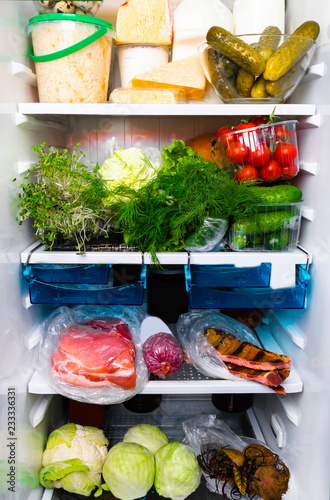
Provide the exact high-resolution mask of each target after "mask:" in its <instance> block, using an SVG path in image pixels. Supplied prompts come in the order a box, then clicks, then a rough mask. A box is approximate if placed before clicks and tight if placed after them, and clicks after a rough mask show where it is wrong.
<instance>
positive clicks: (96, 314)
mask: <svg viewBox="0 0 330 500" xmlns="http://www.w3.org/2000/svg"><path fill="white" fill-rule="evenodd" d="M144 317H145V312H144V311H143V309H142V308H139V307H125V306H76V307H73V308H72V309H70V308H68V307H66V306H63V307H60V308H58V309H56V310H55V311H54V312H53V313H52V314H51V315H50V316H49V318H48V319H47V320H46V321H45V322H44V323H43V325H42V341H41V342H40V344H39V348H38V351H37V355H36V369H37V371H38V372H39V374H40V375H41V376H42V378H43V379H44V380H46V382H47V383H48V384H49V385H50V386H51V387H52V388H53V389H55V390H56V391H57V392H58V393H59V394H62V395H63V396H66V397H68V398H70V399H74V400H76V401H80V402H83V403H96V404H114V403H121V402H123V401H126V400H127V399H130V398H132V397H133V396H135V395H136V394H138V393H139V392H140V391H141V390H142V389H143V388H144V386H145V385H146V384H147V382H148V370H147V367H146V365H145V363H144V360H143V355H142V346H141V341H140V326H141V322H142V320H143V318H144ZM113 319H114V320H115V323H116V326H117V325H118V324H120V325H121V326H122V325H124V326H125V330H124V334H123V335H121V333H120V334H119V335H118V337H119V338H120V339H122V337H124V339H125V340H126V341H127V342H128V344H129V348H130V352H132V342H133V343H134V347H135V353H134V355H133V357H132V359H133V362H134V368H133V369H135V374H136V379H135V386H134V383H133V385H132V388H130V389H124V388H123V387H122V386H119V385H102V381H101V382H94V380H92V383H91V384H90V385H91V386H90V387H84V386H78V385H74V384H72V383H67V382H63V381H62V380H60V379H59V378H57V376H58V375H57V376H56V373H57V374H58V373H59V371H58V366H61V365H59V364H57V365H56V363H57V361H58V359H59V358H61V355H62V354H63V349H62V350H60V349H59V346H60V342H61V340H62V339H63V337H64V336H65V335H66V334H68V332H69V333H70V331H72V327H77V329H78V332H80V331H82V332H84V330H87V334H88V335H90V333H91V332H90V330H91V328H89V327H88V326H87V323H90V322H93V323H92V325H93V326H92V328H95V333H96V334H97V333H100V332H102V334H103V335H105V334H106V333H109V331H108V332H107V331H106V332H105V331H104V330H103V329H102V328H103V326H104V325H105V324H106V322H107V320H110V321H111V320H113ZM95 320H96V321H95ZM127 327H128V328H127ZM70 328H71V330H70ZM121 330H122V329H121ZM116 333H117V334H118V332H116ZM82 336H83V335H82ZM130 337H131V338H130ZM131 340H132V342H130V341H131ZM73 341H74V342H79V339H78V340H77V339H76V338H73ZM65 347H66V345H65ZM133 349H134V348H133ZM123 352H124V351H123ZM76 353H77V355H78V356H77V359H78V362H77V359H76V358H75V357H74V355H72V352H71V351H70V352H69V351H68V355H67V356H66V357H65V363H66V365H65V368H66V369H67V370H68V371H66V372H63V373H64V379H65V378H66V377H65V375H66V374H67V373H69V375H70V376H71V375H72V374H73V375H74V377H73V379H74V380H75V383H76V380H77V381H78V382H77V383H80V380H79V379H80V377H81V373H80V371H79V370H80V369H81V365H80V366H79V355H80V354H81V351H80V350H78V349H76ZM91 353H93V348H92V349H91ZM64 354H67V353H66V352H65V353H64ZM84 355H85V354H84ZM70 356H71V357H70ZM62 357H63V356H62ZM52 358H53V365H52ZM134 358H135V359H134ZM54 360H55V361H56V362H55V361H54ZM84 361H85V360H84ZM106 363H107V366H108V365H109V370H108V372H109V373H110V376H112V375H113V373H115V374H118V375H119V377H120V376H123V380H124V379H125V375H126V373H127V372H126V371H125V370H126V368H127V367H126V366H125V358H124V359H122V360H121V359H120V356H119V357H117V358H116V359H115V360H114V361H112V360H109V361H107V362H106ZM111 363H112V364H111ZM121 363H122V366H123V367H124V370H123V372H122V373H121V371H120V370H117V366H118V365H119V366H120V364H121ZM115 365H117V366H115ZM53 366H54V367H55V368H53ZM84 366H86V364H85V365H84ZM73 367H77V370H76V371H75V370H74V369H73ZM102 368H103V367H102V364H101V363H100V366H95V367H94V366H93V368H92V373H90V372H89V373H88V375H90V376H91V378H92V379H93V374H95V380H96V381H97V379H98V378H99V376H100V375H101V376H102V375H103V373H102ZM70 370H71V371H70ZM107 383H109V381H108V379H107ZM110 383H113V382H111V381H110Z"/></svg>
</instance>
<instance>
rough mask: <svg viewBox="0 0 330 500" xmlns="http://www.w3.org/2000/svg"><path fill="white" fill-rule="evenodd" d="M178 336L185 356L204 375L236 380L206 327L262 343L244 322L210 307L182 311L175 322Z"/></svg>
mask: <svg viewBox="0 0 330 500" xmlns="http://www.w3.org/2000/svg"><path fill="white" fill-rule="evenodd" d="M176 328H177V336H178V340H179V343H180V344H181V346H182V348H183V350H184V352H185V355H186V356H187V358H188V360H189V361H190V362H191V363H192V364H193V365H194V366H195V367H196V368H197V369H198V370H199V371H200V372H201V373H203V374H204V375H207V376H209V377H212V378H220V379H228V380H237V377H236V376H235V375H232V374H231V373H230V372H229V371H228V369H227V367H226V365H225V363H224V362H223V361H222V359H221V358H220V356H219V354H218V352H217V350H216V349H215V348H214V347H213V346H212V344H211V343H210V342H209V340H208V339H207V338H206V336H205V335H204V333H203V332H204V331H205V330H206V329H207V328H218V329H220V330H223V331H225V332H228V333H231V334H232V335H235V337H237V338H238V339H239V340H242V341H246V342H250V343H251V344H254V345H256V346H258V347H261V345H260V342H259V340H258V338H257V337H256V336H255V335H254V333H253V332H252V330H250V328H248V327H247V326H245V325H243V324H242V323H239V322H238V321H236V320H235V319H233V318H230V317H229V316H225V315H224V314H221V313H219V312H217V311H213V310H205V311H204V310H198V309H196V310H193V311H189V312H188V313H186V314H181V316H180V317H179V319H178V322H177V324H176Z"/></svg>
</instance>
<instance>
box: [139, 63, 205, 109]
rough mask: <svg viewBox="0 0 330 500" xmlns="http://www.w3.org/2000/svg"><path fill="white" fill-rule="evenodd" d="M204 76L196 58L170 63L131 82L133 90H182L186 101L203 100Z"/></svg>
mask: <svg viewBox="0 0 330 500" xmlns="http://www.w3.org/2000/svg"><path fill="white" fill-rule="evenodd" d="M205 85H206V80H205V75H204V72H203V69H202V66H201V63H200V61H199V57H198V56H192V57H188V58H186V59H180V60H179V61H172V62H169V63H167V64H165V65H163V66H160V67H158V68H155V69H153V70H151V71H148V72H147V73H143V74H141V75H137V76H135V77H134V78H133V79H132V80H131V86H132V87H133V88H146V89H148V88H149V89H150V88H159V89H169V90H171V89H182V90H185V91H186V93H187V98H188V99H203V97H204V93H205Z"/></svg>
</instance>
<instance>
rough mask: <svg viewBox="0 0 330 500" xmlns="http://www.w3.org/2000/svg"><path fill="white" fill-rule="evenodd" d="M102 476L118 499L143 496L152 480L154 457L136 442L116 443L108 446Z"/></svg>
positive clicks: (131, 499) (125, 499)
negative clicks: (108, 449) (110, 446)
mask: <svg viewBox="0 0 330 500" xmlns="http://www.w3.org/2000/svg"><path fill="white" fill-rule="evenodd" d="M103 477H104V480H105V482H106V483H107V485H108V487H109V489H110V491H111V493H112V494H113V495H114V496H115V497H116V498H119V499H120V500H133V499H135V498H141V497H144V496H145V495H146V494H147V492H148V491H149V490H150V488H151V487H152V485H153V482H154V477H155V464H154V457H153V455H152V453H151V452H150V451H149V450H147V448H144V447H143V446H141V445H140V444H138V443H124V442H120V443H117V444H115V445H114V446H113V447H112V448H110V451H109V453H108V456H107V459H106V461H105V464H104V466H103Z"/></svg>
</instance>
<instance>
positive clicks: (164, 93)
mask: <svg viewBox="0 0 330 500" xmlns="http://www.w3.org/2000/svg"><path fill="white" fill-rule="evenodd" d="M109 100H110V102H117V103H122V104H175V103H185V102H186V101H187V98H186V93H185V91H184V90H179V89H175V90H168V89H129V88H127V89H125V88H118V89H114V90H113V91H112V92H111V94H110V99H109Z"/></svg>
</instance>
